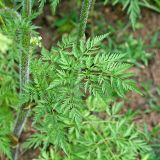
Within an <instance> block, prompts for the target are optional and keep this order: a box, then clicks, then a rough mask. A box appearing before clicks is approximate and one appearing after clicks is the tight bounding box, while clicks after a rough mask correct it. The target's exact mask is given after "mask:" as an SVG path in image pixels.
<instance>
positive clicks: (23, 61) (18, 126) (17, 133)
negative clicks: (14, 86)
mask: <svg viewBox="0 0 160 160" xmlns="http://www.w3.org/2000/svg"><path fill="white" fill-rule="evenodd" d="M23 15H24V17H28V16H30V15H31V0H24V1H23ZM22 36H23V38H22V45H23V47H24V48H25V49H24V50H23V51H22V50H21V51H20V94H24V93H25V91H24V87H25V85H26V84H27V83H28V82H29V66H30V52H31V50H30V33H29V32H28V30H25V31H23V35H22ZM29 113H30V109H28V110H26V109H25V105H22V106H21V107H20V108H19V112H18V115H17V118H16V122H15V126H14V129H13V136H14V137H15V138H16V139H17V140H19V138H20V137H21V134H22V131H23V128H24V125H25V123H26V120H27V117H28V115H29ZM14 148H15V149H14V150H13V160H17V159H18V155H19V144H17V145H16V146H14Z"/></svg>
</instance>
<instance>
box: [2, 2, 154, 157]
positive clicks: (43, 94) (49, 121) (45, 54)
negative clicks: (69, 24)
mask: <svg viewBox="0 0 160 160" xmlns="http://www.w3.org/2000/svg"><path fill="white" fill-rule="evenodd" d="M39 2H40V4H41V6H44V5H43V4H44V3H45V2H46V1H39ZM53 2H55V4H56V5H57V2H58V1H53ZM18 3H20V6H21V8H20V9H18V10H12V9H10V8H8V7H6V6H5V5H1V6H3V10H2V12H3V15H1V18H2V20H3V22H4V23H3V25H2V28H1V32H2V33H3V35H6V36H7V37H8V38H9V39H11V40H12V45H11V46H7V48H6V47H5V48H6V49H5V50H4V49H3V50H2V51H3V54H2V57H0V58H1V59H0V61H1V62H2V67H1V68H0V71H3V69H5V73H7V74H8V73H9V74H11V75H10V76H11V77H10V76H9V75H4V76H5V81H4V82H3V81H0V86H2V89H3V90H1V92H2V93H1V95H4V96H3V98H2V104H1V105H4V107H5V109H6V108H7V112H8V114H9V117H12V116H10V115H12V112H11V108H12V109H13V110H14V112H15V113H16V123H15V124H14V123H13V119H12V118H11V119H5V118H3V117H2V121H0V126H2V127H3V126H4V125H5V123H7V124H8V126H7V127H6V130H7V131H5V130H3V131H1V130H0V131H1V132H0V140H1V141H0V152H1V153H3V154H5V155H6V156H7V157H8V159H14V160H16V159H18V158H19V148H20V142H19V139H20V137H21V134H22V131H23V129H24V125H25V122H26V120H27V118H28V117H29V116H31V117H32V119H33V121H32V127H33V128H34V129H35V130H36V132H35V133H34V134H33V135H31V136H30V138H29V139H28V140H27V141H26V142H25V144H24V147H25V148H27V149H28V148H39V149H40V150H41V155H40V156H39V158H38V159H54V160H60V159H66V160H74V159H79V160H81V159H84V160H86V159H87V160H92V159H97V160H103V159H104V160H106V159H107V160H112V159H113V160H119V159H122V160H128V159H130V160H132V159H133V160H136V159H137V158H138V157H140V158H142V159H143V157H146V153H147V152H149V151H151V148H150V147H149V146H148V145H147V143H146V142H145V136H144V134H143V133H141V132H140V131H139V130H138V128H137V127H136V126H135V125H134V123H133V121H132V118H133V116H132V114H131V113H130V112H127V113H123V114H121V113H119V111H120V109H121V107H122V106H123V104H122V103H117V104H116V103H115V104H113V101H114V99H112V98H110V97H112V95H115V94H117V95H118V96H120V97H123V96H124V95H125V93H126V92H127V91H135V92H138V93H141V92H140V91H139V89H138V88H137V87H136V83H135V81H134V80H132V76H133V74H132V73H129V72H128V69H130V68H131V66H132V65H130V64H128V63H127V62H126V59H125V58H124V54H119V53H112V52H109V51H108V50H107V48H106V47H104V48H101V47H100V46H101V45H100V44H101V43H102V41H103V40H104V39H105V38H106V37H107V36H108V34H104V35H101V36H97V37H94V38H84V37H85V28H86V24H87V18H88V14H89V9H90V5H91V0H84V2H83V5H82V10H81V18H80V23H79V28H78V33H76V34H71V35H64V36H63V37H62V41H60V42H58V43H57V46H55V47H52V49H51V51H48V50H46V49H45V48H43V47H42V51H41V56H40V57H39V55H37V54H36V47H37V46H40V47H41V44H40V38H38V33H37V32H36V29H37V28H36V27H35V26H33V25H32V20H33V18H35V16H36V14H34V13H33V10H32V6H34V3H33V1H31V0H23V1H22V2H18V1H17V4H18ZM4 11H6V12H4ZM14 16H15V18H13V17H14ZM1 37H2V42H3V43H4V41H6V40H7V41H8V39H6V38H4V37H3V36H1ZM8 42H9V41H8ZM7 49H8V53H7V55H6V51H7ZM4 51H5V52H4ZM3 59H5V61H4V62H3V61H2V60H3ZM8 62H10V63H8ZM18 65H20V66H18ZM13 75H14V76H15V78H14V79H13V78H12V77H13ZM30 75H31V76H30ZM18 78H19V79H20V82H19V80H18ZM7 80H8V83H9V85H8V87H9V89H8V90H7V93H10V95H8V94H7V95H5V94H4V93H5V92H6V91H5V89H4V88H5V87H6V82H7ZM12 84H13V85H12ZM12 98H13V100H12ZM6 99H7V100H6ZM5 109H4V110H1V112H0V115H3V114H4V113H5V112H6V110H5ZM101 114H104V115H105V117H102V116H101ZM8 135H10V136H8ZM9 137H12V138H9ZM10 141H13V142H15V144H14V143H13V142H12V143H11V142H10ZM10 145H11V146H12V147H13V148H14V149H13V151H12V153H11V151H10Z"/></svg>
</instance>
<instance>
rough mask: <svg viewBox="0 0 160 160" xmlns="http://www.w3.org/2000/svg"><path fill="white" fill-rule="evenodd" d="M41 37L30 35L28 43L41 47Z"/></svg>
mask: <svg viewBox="0 0 160 160" xmlns="http://www.w3.org/2000/svg"><path fill="white" fill-rule="evenodd" d="M41 40H42V37H40V36H38V37H31V39H30V43H31V44H32V45H35V46H38V47H42V43H41Z"/></svg>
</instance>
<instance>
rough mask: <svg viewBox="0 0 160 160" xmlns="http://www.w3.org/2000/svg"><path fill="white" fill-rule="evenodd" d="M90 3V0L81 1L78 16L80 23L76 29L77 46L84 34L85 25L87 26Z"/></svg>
mask: <svg viewBox="0 0 160 160" xmlns="http://www.w3.org/2000/svg"><path fill="white" fill-rule="evenodd" d="M91 3H92V0H83V4H82V8H81V15H80V23H79V28H78V36H77V46H78V44H79V41H80V40H81V38H83V36H84V34H85V29H86V24H87V19H88V15H89V10H90V6H91Z"/></svg>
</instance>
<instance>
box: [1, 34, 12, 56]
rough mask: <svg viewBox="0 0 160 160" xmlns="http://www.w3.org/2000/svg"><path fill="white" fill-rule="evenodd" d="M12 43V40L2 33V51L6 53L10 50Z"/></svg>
mask: <svg viewBox="0 0 160 160" xmlns="http://www.w3.org/2000/svg"><path fill="white" fill-rule="evenodd" d="M11 43H12V41H11V40H10V39H8V38H7V37H6V36H4V35H3V34H1V33H0V51H1V52H2V53H5V52H6V51H7V50H8V47H9V45H10V44H11Z"/></svg>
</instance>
